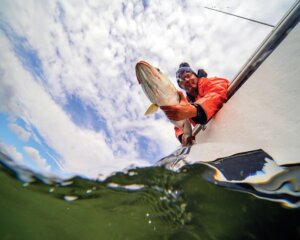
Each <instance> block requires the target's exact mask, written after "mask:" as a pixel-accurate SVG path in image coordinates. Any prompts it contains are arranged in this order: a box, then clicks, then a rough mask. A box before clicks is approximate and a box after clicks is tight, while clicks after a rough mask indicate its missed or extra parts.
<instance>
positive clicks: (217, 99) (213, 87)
mask: <svg viewBox="0 0 300 240" xmlns="http://www.w3.org/2000/svg"><path fill="white" fill-rule="evenodd" d="M203 84H204V86H203V96H201V97H200V96H199V97H198V98H197V99H196V101H195V104H198V105H200V106H201V108H202V109H203V111H204V112H205V115H206V118H207V119H206V122H207V121H208V120H209V119H210V118H211V117H212V116H213V115H214V114H215V113H216V112H217V111H218V110H219V109H220V108H221V107H222V105H223V103H224V102H226V100H227V90H228V86H229V81H228V80H227V79H224V78H217V77H215V78H206V79H205V82H204V83H203ZM195 120H196V119H195ZM195 122H197V123H198V121H197V120H196V121H195ZM200 123H201V122H200Z"/></svg>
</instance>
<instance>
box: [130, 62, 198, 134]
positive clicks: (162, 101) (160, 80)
mask: <svg viewBox="0 0 300 240" xmlns="http://www.w3.org/2000/svg"><path fill="white" fill-rule="evenodd" d="M135 72H136V77H137V79H138V82H139V84H140V85H141V86H142V89H143V91H144V93H145V94H146V96H147V97H148V98H149V100H150V101H151V102H152V104H151V105H150V107H149V108H148V110H147V111H146V112H145V115H148V114H152V113H155V112H156V111H157V110H158V108H159V107H160V106H172V105H177V104H179V102H180V97H179V95H178V93H177V90H176V88H175V86H174V84H173V83H172V82H171V81H170V80H169V79H168V78H167V76H166V75H165V74H163V73H162V72H161V71H160V70H159V69H158V68H155V67H153V66H152V65H151V64H149V63H147V62H145V61H139V62H138V63H137V64H136V66H135ZM171 122H172V123H173V124H174V125H175V126H176V127H179V128H181V129H182V131H183V133H184V134H185V136H186V137H190V136H192V126H191V124H190V122H189V120H188V119H185V120H181V121H171Z"/></svg>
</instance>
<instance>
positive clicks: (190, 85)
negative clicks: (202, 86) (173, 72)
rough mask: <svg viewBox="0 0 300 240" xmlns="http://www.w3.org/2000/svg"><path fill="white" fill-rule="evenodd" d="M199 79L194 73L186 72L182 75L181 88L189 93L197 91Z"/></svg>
mask: <svg viewBox="0 0 300 240" xmlns="http://www.w3.org/2000/svg"><path fill="white" fill-rule="evenodd" d="M197 84H198V78H197V77H196V75H195V74H194V73H191V72H184V73H183V74H182V75H181V81H180V86H181V87H182V88H184V90H185V91H187V92H188V93H190V92H193V91H195V90H197Z"/></svg>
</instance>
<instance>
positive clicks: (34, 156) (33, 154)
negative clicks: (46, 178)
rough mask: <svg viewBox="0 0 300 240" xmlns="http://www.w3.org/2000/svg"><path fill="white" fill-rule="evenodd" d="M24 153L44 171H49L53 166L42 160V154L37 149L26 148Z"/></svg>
mask: <svg viewBox="0 0 300 240" xmlns="http://www.w3.org/2000/svg"><path fill="white" fill-rule="evenodd" d="M23 149H24V151H25V152H26V153H27V155H28V156H29V157H30V159H31V160H32V161H33V162H34V163H35V165H36V166H38V167H39V168H40V169H42V170H43V171H49V170H50V168H51V166H50V165H49V164H47V161H46V159H44V158H42V157H41V156H40V153H39V151H38V150H37V149H35V148H33V147H28V146H25V147H24V148H23Z"/></svg>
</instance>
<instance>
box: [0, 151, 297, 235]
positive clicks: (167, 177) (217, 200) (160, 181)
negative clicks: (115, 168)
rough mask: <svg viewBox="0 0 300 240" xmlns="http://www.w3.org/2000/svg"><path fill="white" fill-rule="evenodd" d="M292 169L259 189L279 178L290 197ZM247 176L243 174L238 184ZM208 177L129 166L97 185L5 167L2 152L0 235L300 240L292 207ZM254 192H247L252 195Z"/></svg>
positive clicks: (200, 169)
mask: <svg viewBox="0 0 300 240" xmlns="http://www.w3.org/2000/svg"><path fill="white" fill-rule="evenodd" d="M181 154H186V152H184V151H183V152H182V149H181V150H180V151H179V152H177V155H176V154H173V157H174V155H176V159H177V160H178V159H179V158H180V156H181ZM257 154H258V155H262V154H263V153H262V152H258V153H257ZM166 159H167V158H165V159H164V160H165V162H167V160H166ZM170 159H171V158H169V160H170ZM227 160H228V159H227ZM170 161H171V160H170ZM218 161H219V163H217V162H215V165H221V166H222V167H223V168H222V170H223V176H226V174H227V173H226V172H225V171H226V170H224V169H225V165H224V164H222V163H221V162H222V161H223V162H225V161H226V159H223V160H221V159H219V160H218ZM257 166H260V165H259V164H257ZM262 169H264V168H263V167H262ZM292 169H293V170H292V171H290V173H291V175H289V174H288V173H289V171H287V170H285V174H277V175H276V184H275V185H274V186H273V185H272V184H271V182H272V181H267V182H268V183H269V184H267V185H266V184H264V185H260V186H263V187H262V188H264V190H265V191H273V192H274V188H275V189H277V188H278V184H279V182H281V181H283V182H282V183H283V184H281V185H280V184H279V185H280V189H281V190H280V194H286V190H283V189H287V187H284V188H282V186H283V185H286V184H287V183H288V184H291V185H290V186H291V187H289V189H293V190H294V196H296V197H297V189H299V188H297V186H299V184H298V185H297V183H299V181H298V180H297V179H293V178H294V177H295V176H298V175H299V174H297V173H298V171H299V169H298V168H297V167H292ZM249 173H250V172H249ZM21 175H24V176H26V177H21ZM250 175H251V174H250ZM250 175H248V174H243V176H244V180H245V179H247V178H248V177H249V176H250ZM215 176H216V174H215V170H212V168H211V167H208V166H206V165H203V164H194V165H185V166H183V167H181V168H180V169H177V171H176V172H175V171H170V170H167V169H165V168H164V167H159V166H156V167H152V168H137V169H130V170H128V171H126V172H119V173H116V174H115V175H113V176H110V177H109V178H107V179H106V180H105V181H91V180H87V179H83V178H80V177H75V178H72V179H59V178H57V177H54V176H47V177H45V176H42V175H39V174H36V173H34V172H32V171H30V170H27V169H24V168H21V167H18V166H17V165H13V164H12V160H10V159H9V158H8V157H6V156H5V155H3V154H2V155H1V171H0V191H1V193H2V197H1V198H0V206H1V228H0V238H1V239H53V238H55V237H56V236H57V235H59V236H61V239H297V238H300V226H299V224H298V222H299V221H298V219H299V217H300V213H299V210H298V209H291V208H285V207H282V206H281V205H280V204H278V203H274V202H271V201H266V200H261V199H258V198H256V197H254V196H252V195H250V194H245V193H241V192H239V191H246V190H245V189H247V188H249V189H250V186H252V185H250V184H247V183H245V182H243V183H237V182H230V181H228V182H227V184H229V185H227V184H222V183H225V181H221V180H216V179H215V180H213V181H212V179H213V178H215ZM204 178H205V179H204ZM20 179H22V181H20ZM207 180H209V181H207ZM231 181H232V180H231ZM241 181H243V180H241ZM297 181H298V182H297ZM212 182H213V183H212ZM219 185H221V186H224V187H225V188H224V187H220V186H219ZM233 186H236V187H235V188H234V187H233ZM228 188H231V189H236V190H239V191H229V190H228ZM256 188H257V186H254V187H252V190H251V191H247V192H251V193H254V194H255V192H256V191H258V190H256ZM259 191H261V190H259ZM298 192H299V191H298ZM298 197H299V196H298ZM289 207H291V206H289ZM16 229H18V230H17V231H16Z"/></svg>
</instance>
